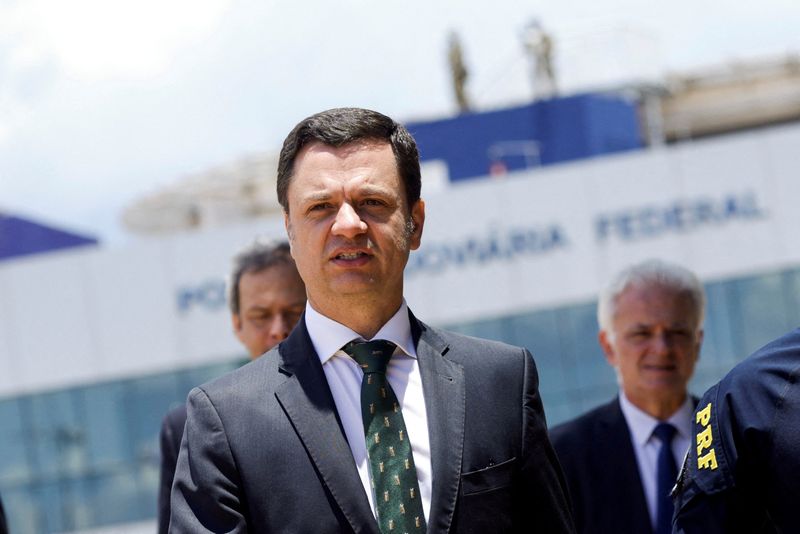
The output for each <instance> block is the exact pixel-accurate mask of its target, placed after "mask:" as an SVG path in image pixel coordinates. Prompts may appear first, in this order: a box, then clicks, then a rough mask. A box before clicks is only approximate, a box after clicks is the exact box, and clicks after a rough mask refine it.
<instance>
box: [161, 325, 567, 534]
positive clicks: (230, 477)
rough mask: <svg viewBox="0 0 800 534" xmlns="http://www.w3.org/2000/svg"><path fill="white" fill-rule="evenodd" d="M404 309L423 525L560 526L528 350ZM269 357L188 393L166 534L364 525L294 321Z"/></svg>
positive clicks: (368, 515)
mask: <svg viewBox="0 0 800 534" xmlns="http://www.w3.org/2000/svg"><path fill="white" fill-rule="evenodd" d="M410 320H411V330H412V336H413V338H414V342H415V344H416V348H417V357H418V361H419V367H420V372H421V376H422V382H423V389H424V390H425V392H426V407H427V412H428V425H429V435H430V442H431V463H432V468H433V494H432V502H431V511H430V517H429V518H428V532H448V531H449V532H475V533H479V532H480V533H484V532H542V533H548V534H550V533H559V532H572V527H571V520H570V518H569V516H568V505H567V502H566V497H565V492H566V490H565V489H564V488H565V486H564V481H563V477H562V475H561V472H560V470H559V468H558V464H557V461H556V459H555V454H554V452H553V450H552V447H551V446H550V443H549V441H548V438H547V433H546V427H545V421H544V414H543V411H542V405H541V399H540V397H539V394H538V390H537V388H538V377H537V374H536V368H535V365H534V363H533V359H532V357H531V355H530V353H528V351H527V350H524V349H521V348H515V347H510V346H507V345H503V344H500V343H495V342H490V341H484V340H477V339H472V338H467V337H465V336H460V335H456V334H451V333H447V332H442V331H439V330H435V329H432V328H430V327H428V326H426V325H424V324H423V323H420V322H418V321H417V320H416V319H415V318H414V317H413V315H412V316H411V317H410ZM276 352H277V353H276ZM271 355H272V357H265V358H260V359H259V360H257V361H255V362H253V363H250V364H248V365H246V366H244V367H242V368H241V369H238V370H236V371H234V372H232V373H230V374H228V375H226V376H224V377H222V378H221V379H219V380H216V381H214V382H211V383H209V384H207V385H204V386H201V387H200V388H196V389H194V390H193V391H192V392H191V393H190V395H189V402H188V411H189V418H188V421H187V424H186V432H185V436H184V440H183V443H182V445H181V454H180V457H179V459H178V468H177V471H176V475H175V482H174V484H173V490H172V521H171V523H170V528H171V531H172V532H177V533H183V532H186V533H189V532H191V533H192V534H195V533H197V532H209V531H210V532H237V533H241V532H246V531H249V532H258V533H268V532H315V533H329V532H330V533H333V532H369V533H376V534H377V533H378V527H377V523H376V522H375V520H374V517H373V515H372V511H371V509H370V506H369V503H368V500H367V496H366V494H365V492H364V488H363V486H362V484H361V481H360V479H359V476H358V471H357V469H356V466H355V463H354V460H353V456H352V453H351V451H350V448H349V446H348V444H347V442H346V438H345V436H344V432H343V431H342V428H341V424H340V422H339V420H338V415H337V412H336V408H335V405H334V401H333V399H332V396H331V393H330V389H329V388H328V384H327V381H326V379H325V374H324V372H323V370H322V365H321V363H320V360H319V358H318V357H317V355H316V353H315V351H314V349H313V345H312V343H311V340H310V338H309V336H308V332H307V330H306V327H305V320H304V319H302V320H301V321H300V323H299V324H298V326H297V328H295V330H294V331H293V333H292V334H291V336H290V337H289V338H288V339H287V340H286V341H285V342H283V343H282V344H281V345H280V346H279V347H278V348H276V349H273V351H272V352H271Z"/></svg>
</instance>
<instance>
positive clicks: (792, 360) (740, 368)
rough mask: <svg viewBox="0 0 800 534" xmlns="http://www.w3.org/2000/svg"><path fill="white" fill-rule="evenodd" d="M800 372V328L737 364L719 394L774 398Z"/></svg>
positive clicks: (723, 380)
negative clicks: (759, 395)
mask: <svg viewBox="0 0 800 534" xmlns="http://www.w3.org/2000/svg"><path fill="white" fill-rule="evenodd" d="M798 373H800V328H798V329H795V330H793V331H791V332H789V333H788V334H786V335H784V336H781V337H779V338H778V339H775V340H774V341H771V342H770V343H767V344H766V345H764V346H763V347H761V348H760V349H758V350H757V351H756V352H754V353H753V354H752V355H751V356H749V357H747V358H746V359H744V360H743V361H742V362H741V363H739V364H738V365H736V366H735V367H734V368H733V369H731V371H730V372H729V373H728V374H727V376H725V378H723V379H722V380H721V381H720V383H719V395H721V396H724V395H727V394H728V393H733V394H740V393H741V394H745V395H747V396H748V397H751V396H754V395H757V394H759V393H763V394H766V395H768V396H772V395H774V394H776V393H778V391H772V390H774V389H776V388H777V389H779V390H783V388H784V387H785V384H786V383H787V382H793V381H794V380H795V379H796V378H797V376H798Z"/></svg>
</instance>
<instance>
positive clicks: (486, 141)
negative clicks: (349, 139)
mask: <svg viewBox="0 0 800 534" xmlns="http://www.w3.org/2000/svg"><path fill="white" fill-rule="evenodd" d="M407 127H408V129H409V130H410V131H411V133H412V134H413V135H414V138H415V139H416V140H417V144H418V145H419V150H420V158H421V159H422V161H426V160H436V159H439V160H444V161H446V162H447V166H448V171H449V174H450V180H451V181H458V180H463V179H467V178H475V177H479V176H486V175H487V174H502V173H505V172H508V171H517V170H524V169H528V168H531V167H538V166H540V165H551V164H553V163H559V162H564V161H570V160H576V159H583V158H588V157H592V156H597V155H600V154H609V153H613V152H621V151H624V150H634V149H638V148H641V147H642V146H643V141H642V139H643V136H642V134H641V127H640V124H639V118H638V110H637V106H636V104H635V103H634V102H631V101H629V100H627V99H625V98H623V97H621V96H618V95H612V94H580V95H575V96H570V97H566V98H555V99H551V100H542V101H538V102H533V103H531V104H527V105H524V106H520V107H514V108H506V109H500V110H495V111H489V112H482V113H471V114H465V115H459V116H458V117H453V118H450V119H443V120H438V121H431V122H418V123H410V124H408V125H407Z"/></svg>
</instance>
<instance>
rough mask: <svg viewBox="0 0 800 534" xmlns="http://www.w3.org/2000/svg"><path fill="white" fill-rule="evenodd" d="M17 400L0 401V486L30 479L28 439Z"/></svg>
mask: <svg viewBox="0 0 800 534" xmlns="http://www.w3.org/2000/svg"><path fill="white" fill-rule="evenodd" d="M22 421H23V417H22V413H21V411H20V404H19V401H18V400H17V399H6V400H2V401H0V429H2V431H0V484H3V483H9V482H21V481H25V480H27V479H28V478H29V477H30V466H29V464H28V456H27V452H26V451H27V450H28V439H27V436H26V435H25V432H24V429H23V425H22Z"/></svg>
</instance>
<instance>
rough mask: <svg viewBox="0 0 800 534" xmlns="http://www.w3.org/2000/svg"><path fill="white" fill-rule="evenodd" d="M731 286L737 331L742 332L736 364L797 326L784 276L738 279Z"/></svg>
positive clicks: (777, 274)
mask: <svg viewBox="0 0 800 534" xmlns="http://www.w3.org/2000/svg"><path fill="white" fill-rule="evenodd" d="M730 287H731V305H732V309H733V311H734V314H733V319H734V328H735V329H736V330H738V331H739V332H741V345H740V346H739V350H738V353H737V355H736V359H737V361H738V360H741V359H743V358H745V357H746V356H747V355H749V354H750V353H752V352H753V351H755V350H756V349H758V348H760V347H761V346H763V345H764V344H766V343H767V342H769V341H771V340H773V339H775V338H777V337H779V336H781V335H783V334H785V333H786V332H788V331H789V330H790V329H791V328H792V327H793V326H794V325H793V324H791V323H790V322H789V316H790V310H789V306H788V304H787V300H786V297H785V293H786V286H785V283H784V276H783V275H782V274H781V273H775V274H771V275H764V276H755V277H750V278H743V279H740V280H735V281H733V282H731V286H730Z"/></svg>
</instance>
